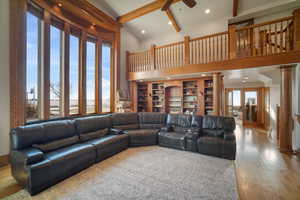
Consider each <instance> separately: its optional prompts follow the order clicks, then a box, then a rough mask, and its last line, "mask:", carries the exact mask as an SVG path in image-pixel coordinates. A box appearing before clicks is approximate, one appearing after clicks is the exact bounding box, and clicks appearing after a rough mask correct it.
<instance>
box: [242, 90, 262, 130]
mask: <svg viewBox="0 0 300 200" xmlns="http://www.w3.org/2000/svg"><path fill="white" fill-rule="evenodd" d="M258 109H259V107H258V91H257V90H245V93H244V117H243V124H246V125H257V123H258Z"/></svg>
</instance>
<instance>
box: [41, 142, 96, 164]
mask: <svg viewBox="0 0 300 200" xmlns="http://www.w3.org/2000/svg"><path fill="white" fill-rule="evenodd" d="M87 152H94V153H95V154H96V150H95V148H94V147H93V146H92V145H90V144H74V145H71V146H68V147H65V148H60V149H58V150H56V151H52V152H49V153H46V154H45V157H46V158H47V159H49V160H50V161H52V162H59V161H61V160H68V159H69V158H72V157H78V156H80V155H82V154H84V153H87ZM66 164H67V163H66Z"/></svg>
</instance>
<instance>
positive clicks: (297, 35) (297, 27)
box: [293, 8, 300, 51]
mask: <svg viewBox="0 0 300 200" xmlns="http://www.w3.org/2000/svg"><path fill="white" fill-rule="evenodd" d="M293 15H294V50H297V51H299V50H300V8H299V9H296V10H294V12H293Z"/></svg>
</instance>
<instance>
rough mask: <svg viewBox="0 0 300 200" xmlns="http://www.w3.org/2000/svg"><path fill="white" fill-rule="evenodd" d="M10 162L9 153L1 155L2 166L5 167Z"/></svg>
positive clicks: (0, 164)
mask: <svg viewBox="0 0 300 200" xmlns="http://www.w3.org/2000/svg"><path fill="white" fill-rule="evenodd" d="M8 164H9V159H8V155H3V156H0V167H3V166H5V165H8Z"/></svg>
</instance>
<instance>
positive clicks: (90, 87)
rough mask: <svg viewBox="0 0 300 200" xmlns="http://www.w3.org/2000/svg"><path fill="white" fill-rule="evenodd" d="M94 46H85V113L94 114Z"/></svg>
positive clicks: (88, 44)
mask: <svg viewBox="0 0 300 200" xmlns="http://www.w3.org/2000/svg"><path fill="white" fill-rule="evenodd" d="M95 92H96V44H95V43H94V42H90V41H88V42H87V44H86V113H89V114H90V113H95V112H96V99H95Z"/></svg>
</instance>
